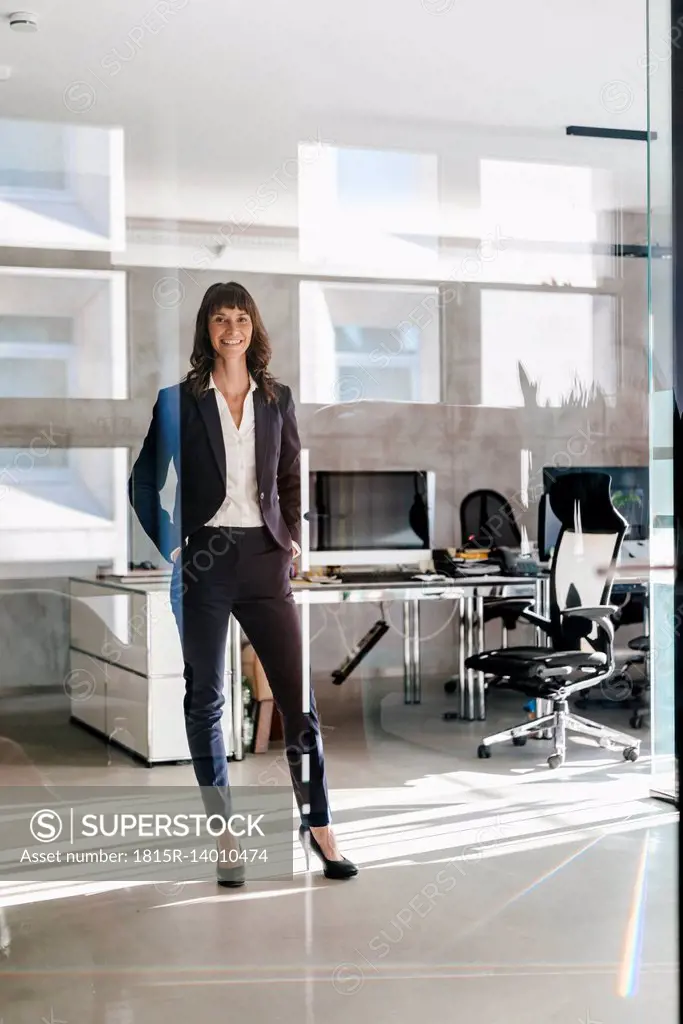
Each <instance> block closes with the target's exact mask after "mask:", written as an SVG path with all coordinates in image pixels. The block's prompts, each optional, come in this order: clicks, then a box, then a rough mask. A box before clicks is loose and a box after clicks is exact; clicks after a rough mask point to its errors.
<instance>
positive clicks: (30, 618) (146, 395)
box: [0, 252, 648, 683]
mask: <svg viewBox="0 0 683 1024" xmlns="http://www.w3.org/2000/svg"><path fill="white" fill-rule="evenodd" d="M22 255H25V256H26V260H25V261H24V263H25V265H29V263H30V262H32V263H33V264H34V265H37V261H36V258H35V255H36V254H31V253H27V254H22ZM11 256H12V260H13V262H15V263H19V262H22V261H21V260H19V259H17V253H16V252H15V253H12V254H11ZM0 257H2V253H0ZM29 257H32V258H31V259H30V260H29ZM8 262H9V260H8ZM77 262H79V261H77ZM66 263H67V261H65V265H66ZM93 264H96V261H90V265H93ZM79 265H82V266H83V265H89V264H88V263H86V261H80V262H79ZM617 273H618V277H617V279H616V280H613V281H611V282H608V283H607V284H608V285H609V288H610V289H611V290H614V291H615V293H616V294H617V295H618V307H619V320H618V323H619V338H618V353H617V355H618V365H619V377H620V382H621V383H620V390H619V394H618V400H617V403H616V406H615V407H614V408H610V407H607V406H605V405H604V404H602V403H599V402H597V403H593V404H591V405H590V406H587V407H584V408H580V407H578V408H577V407H575V408H571V407H570V408H562V409H541V408H536V407H529V408H523V409H490V408H483V407H480V406H477V405H476V402H477V401H478V396H477V390H478V381H479V374H480V353H479V322H478V309H479V296H478V290H479V287H480V286H479V285H474V284H472V285H466V286H463V287H462V288H461V289H460V290H459V301H458V302H455V301H453V302H449V303H447V304H446V305H445V306H444V307H443V310H442V313H441V317H442V352H443V371H442V379H443V391H442V394H443V402H442V403H441V404H439V405H421V404H405V405H404V404H401V405H393V404H386V403H361V404H358V405H353V406H338V407H333V408H329V407H327V408H324V407H317V406H310V405H305V406H304V405H301V404H299V405H298V419H299V425H300V431H301V437H302V442H303V444H304V446H306V447H307V448H309V449H310V460H311V468H312V469H319V468H328V469H375V468H377V469H378V468H383V469H386V468H396V469H399V468H402V467H405V468H417V467H419V468H424V469H430V470H434V471H435V472H436V479H437V506H436V544H437V546H452V545H454V544H456V543H458V542H459V540H460V536H459V525H458V508H459V505H460V502H461V500H462V498H463V497H464V496H465V494H466V493H467V492H468V491H470V490H472V489H474V488H476V487H483V486H494V487H495V488H496V489H497V490H500V491H502V492H503V493H505V494H506V495H508V497H509V498H511V499H514V498H515V496H517V495H518V494H519V487H520V451H521V450H522V449H528V450H529V451H531V452H532V458H533V467H534V471H535V472H537V471H539V470H540V468H541V467H542V466H543V465H545V464H548V463H553V462H556V463H557V464H568V463H572V464H576V465H581V464H585V465H591V464H592V465H601V464H624V465H629V464H646V463H647V458H648V440H647V439H648V429H647V359H646V290H645V285H646V280H645V273H646V265H645V261H644V260H622V261H619V262H618V264H617ZM169 276H173V275H172V274H169V271H168V270H164V269H159V270H155V269H147V268H145V269H140V268H132V269H130V270H129V272H128V302H129V330H130V399H129V400H127V401H119V402H111V401H97V400H93V401H86V400H80V401H57V400H55V401H22V400H3V401H0V444H3V445H22V444H27V443H28V442H29V441H30V439H31V438H32V437H34V436H35V434H36V433H37V432H39V431H40V430H41V429H43V428H44V427H45V425H46V424H47V423H49V424H50V428H51V430H52V433H53V436H56V437H58V438H59V439H60V441H59V442H58V443H63V444H65V445H67V444H69V445H74V446H75V445H83V446H102V445H105V446H106V445H124V446H128V447H129V448H130V450H131V459H132V458H134V457H135V456H136V455H137V451H138V449H139V446H140V444H141V442H142V438H143V437H144V434H145V431H146V429H147V425H148V422H149V416H150V413H151V408H152V404H153V402H154V398H155V396H156V393H157V391H158V389H159V388H160V387H163V386H165V385H168V384H170V383H173V382H174V381H176V380H178V378H179V376H180V375H181V374H182V373H184V372H185V370H186V369H187V359H188V357H189V353H190V350H191V344H192V332H193V325H194V318H195V315H196V310H197V307H198V305H199V302H200V300H201V297H202V295H203V293H204V291H205V289H206V288H207V287H208V286H209V285H210V284H212V283H213V282H214V281H216V280H220V279H224V278H225V275H224V274H222V275H216V274H212V273H211V272H203V271H195V270H193V271H191V272H185V271H180V272H179V273H178V275H177V283H178V285H179V286H180V287H178V288H177V289H176V291H175V293H174V291H173V288H172V287H171V286H170V285H169V283H168V282H165V283H164V286H163V288H161V289H160V287H159V285H158V282H159V281H160V280H161V279H166V278H168V277H169ZM236 276H237V277H238V279H239V280H240V281H241V282H242V283H243V284H244V285H245V286H246V287H247V288H249V289H250V291H252V292H253V294H254V296H255V298H256V300H257V302H258V304H259V306H260V308H261V310H262V313H263V316H264V319H265V322H266V326H267V328H268V330H269V333H270V335H271V339H272V343H273V360H272V364H271V368H272V370H273V372H274V373H275V375H276V376H277V377H279V378H280V379H282V380H284V381H285V382H287V383H289V384H291V386H292V388H293V391H294V394H295V397H296V398H297V399H298V380H299V367H300V359H301V358H305V353H304V354H302V353H300V352H299V346H298V280H297V279H295V278H293V277H287V276H278V275H261V274H258V275H257V274H239V275H236ZM155 286H156V287H155ZM174 295H175V296H176V297H177V299H178V301H171V299H172V298H173V296H174ZM551 343H552V339H549V344H551ZM538 480H539V477H536V482H538ZM532 482H533V480H532ZM513 503H515V504H516V502H513ZM0 512H1V510H0ZM520 517H521V518H522V520H523V521H525V522H526V524H527V526H528V528H529V532H530V535H531V536H532V537H535V517H536V510H535V507H533V506H532V507H531V508H529V509H528V510H527V511H525V510H524V509H521V508H520ZM132 525H133V529H134V543H133V555H134V557H135V558H136V560H141V559H142V558H146V557H149V556H150V555H151V554H153V552H151V551H150V548H149V545H148V544H147V542H146V540H145V538H144V537H143V536H142V534H141V532H140V531H139V528H138V527H137V526H136V525H135V524H132ZM22 602H23V603H22ZM8 608H9V605H6V606H3V605H2V604H0V649H1V650H2V661H3V671H2V675H1V676H0V679H11V680H13V681H17V680H24V681H25V682H26V683H33V682H34V681H35V680H36V679H40V680H52V681H55V680H57V681H59V679H60V678H61V676H60V674H63V671H64V663H65V651H66V646H67V641H68V637H67V629H66V620H65V617H64V614H63V608H62V606H61V604H59V605H57V604H54V605H52V604H50V603H49V602H48V603H45V602H44V601H43V600H42V599H39V598H38V597H35V598H34V597H29V596H28V595H27V596H26V597H22V599H21V602H19V603H15V605H14V607H13V610H12V611H8V610H7V609H8ZM16 609H20V613H19V612H17V611H16ZM378 613H379V609H374V608H364V609H358V608H354V609H350V608H345V609H344V610H343V612H342V614H341V615H340V616H339V618H338V620H335V619H333V618H331V617H330V614H329V613H328V614H327V616H326V617H325V618H324V619H323V616H322V613H320V614H318V613H316V614H314V616H313V631H314V632H315V631H316V630H319V635H318V636H317V638H316V640H315V642H314V645H313V653H312V664H313V668H314V671H316V672H322V673H325V672H328V671H329V670H330V669H331V668H333V667H335V666H336V665H337V664H338V663H339V662H340V661H341V660H342V659H343V657H344V656H345V655H346V653H347V649H348V647H350V646H352V645H353V644H354V643H355V642H356V640H357V639H358V638H359V636H360V635H361V634H362V633H363V632H365V630H366V629H367V628H368V627H369V625H370V624H371V622H372V621H374V619H375V618H377V616H378ZM450 613H451V609H450V608H449V607H448V606H446V605H443V606H430V607H429V608H427V609H426V610H425V612H424V615H423V622H422V629H423V634H424V637H425V640H424V642H423V646H422V659H423V665H424V667H425V669H426V670H427V671H435V672H440V673H444V674H446V673H448V671H449V670H450V669H451V668H452V666H453V662H454V630H453V628H452V623H451V624H450V625H448V626H447V627H446V628H443V627H444V623H445V622H446V620H447V618H448V615H449V614H450ZM391 616H392V619H393V622H394V623H395V625H396V626H397V627H398V629H399V630H400V626H401V623H400V619H399V616H398V609H392V610H391ZM342 634H343V635H342ZM18 636H19V637H20V639H19V640H17V637H18ZM27 644H28V645H30V648H31V656H30V657H27V656H26V645H27ZM400 660H401V638H400V635H399V633H398V632H396V631H393V630H392V632H391V633H390V634H389V635H388V636H387V637H386V638H385V639H384V640H383V641H382V643H381V644H380V645H378V647H377V648H376V650H375V652H373V654H372V655H371V659H369V662H368V663H369V664H374V665H376V666H382V667H384V668H386V669H387V670H391V669H392V668H394V667H396V666H398V665H399V664H400Z"/></svg>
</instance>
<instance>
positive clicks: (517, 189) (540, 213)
mask: <svg viewBox="0 0 683 1024" xmlns="http://www.w3.org/2000/svg"><path fill="white" fill-rule="evenodd" d="M598 179H599V180H598ZM605 188H606V185H605V182H602V179H601V177H600V175H599V172H597V171H596V170H595V169H594V168H591V167H580V166H575V167H574V166H563V165H559V164H540V163H533V162H531V161H528V162H526V161H513V160H482V161H481V163H480V189H481V213H482V232H483V237H487V236H488V234H490V235H491V237H496V238H502V239H504V244H501V245H500V246H499V251H497V252H496V258H495V259H494V260H491V261H490V263H488V264H487V278H488V280H490V281H500V282H501V283H502V282H508V283H513V282H514V283H535V284H548V285H555V284H557V285H574V286H584V287H585V286H594V285H595V284H596V283H597V280H596V278H597V264H596V255H595V253H594V251H593V249H594V246H595V243H596V242H597V240H598V237H599V236H598V226H599V212H600V209H601V207H602V206H603V205H604V198H605V197H604V196H602V201H601V193H602V192H603V191H604V189H605ZM607 205H608V206H609V205H611V204H610V203H608V204H607ZM605 230H606V228H605V227H603V234H604V232H605ZM602 241H607V239H606V238H604V237H603V238H602Z"/></svg>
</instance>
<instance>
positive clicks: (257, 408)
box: [253, 388, 268, 490]
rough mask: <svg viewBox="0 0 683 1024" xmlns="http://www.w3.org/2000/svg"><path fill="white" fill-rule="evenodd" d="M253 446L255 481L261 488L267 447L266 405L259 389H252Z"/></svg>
mask: <svg viewBox="0 0 683 1024" xmlns="http://www.w3.org/2000/svg"><path fill="white" fill-rule="evenodd" d="M253 394H254V447H255V451H256V481H257V483H258V486H259V490H260V489H261V480H262V479H263V466H264V463H265V458H266V451H267V448H268V405H267V403H266V402H264V400H263V397H262V394H261V389H260V388H255V389H254V392H253Z"/></svg>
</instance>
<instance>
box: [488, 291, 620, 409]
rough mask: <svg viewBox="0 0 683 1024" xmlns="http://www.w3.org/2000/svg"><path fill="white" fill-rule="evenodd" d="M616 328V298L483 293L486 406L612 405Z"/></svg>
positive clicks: (548, 293) (614, 387)
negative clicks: (599, 403) (589, 403)
mask: <svg viewBox="0 0 683 1024" xmlns="http://www.w3.org/2000/svg"><path fill="white" fill-rule="evenodd" d="M615 332H616V325H615V300H614V298H613V297H612V296H607V295H580V294H578V295H577V294H573V295H572V294H562V293H559V292H556V293H553V292H531V291H507V290H503V289H501V290H497V289H484V290H482V293H481V404H482V405H487V406H492V407H494V408H504V407H520V406H532V407H533V406H542V407H543V406H551V407H554V408H559V407H561V406H569V405H585V404H587V403H588V402H592V401H596V400H597V401H604V402H606V403H607V404H610V405H611V404H614V401H615V400H616V391H617V359H616V342H615Z"/></svg>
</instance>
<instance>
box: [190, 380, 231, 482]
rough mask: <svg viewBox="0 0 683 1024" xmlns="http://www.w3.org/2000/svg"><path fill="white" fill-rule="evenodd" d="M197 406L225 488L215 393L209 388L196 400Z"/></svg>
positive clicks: (222, 444) (221, 433) (221, 439)
mask: <svg viewBox="0 0 683 1024" xmlns="http://www.w3.org/2000/svg"><path fill="white" fill-rule="evenodd" d="M197 404H198V406H199V411H200V413H201V415H202V419H203V420H204V424H205V426H206V431H207V434H208V435H209V443H210V445H211V450H212V451H213V454H214V457H215V459H216V465H217V466H218V471H219V473H220V474H221V479H222V481H223V486H224V487H226V486H227V483H226V468H225V444H224V443H223V429H222V427H221V417H220V414H219V412H218V404H217V402H216V392H215V391H214V390H213V388H209V390H208V391H206V392H205V393H204V394H203V395H202V396H201V398H199V399H198V400H197Z"/></svg>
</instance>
